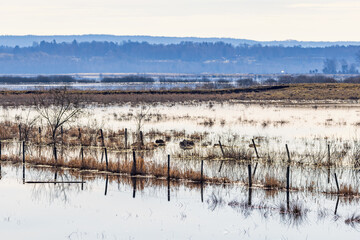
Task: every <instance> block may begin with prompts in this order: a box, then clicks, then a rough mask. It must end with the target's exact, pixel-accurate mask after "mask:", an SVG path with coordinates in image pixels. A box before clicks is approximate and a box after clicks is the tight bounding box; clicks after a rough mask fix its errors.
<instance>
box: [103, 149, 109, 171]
mask: <svg viewBox="0 0 360 240" xmlns="http://www.w3.org/2000/svg"><path fill="white" fill-rule="evenodd" d="M104 150H105V162H106V171H108V170H109V162H108V156H107V149H106V148H104Z"/></svg>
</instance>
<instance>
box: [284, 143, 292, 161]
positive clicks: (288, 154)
mask: <svg viewBox="0 0 360 240" xmlns="http://www.w3.org/2000/svg"><path fill="white" fill-rule="evenodd" d="M285 147H286V152H287V156H288V162H289V163H290V162H291V158H290V152H289V148H288V145H287V144H285Z"/></svg>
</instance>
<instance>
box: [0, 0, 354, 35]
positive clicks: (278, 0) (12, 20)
mask: <svg viewBox="0 0 360 240" xmlns="http://www.w3.org/2000/svg"><path fill="white" fill-rule="evenodd" d="M0 6H1V8H0V21H1V22H2V23H3V24H2V28H1V30H0V35H28V34H31V35H73V34H74V35H79V34H80V35H81V34H111V35H138V36H143V35H146V36H147V35H149V36H176V37H211V38H214V37H216V38H238V39H252V40H256V41H284V40H297V41H360V33H359V32H358V31H355V30H354V27H353V25H354V23H356V22H358V21H359V20H360V16H359V15H358V12H359V10H360V2H357V1H351V0H350V1H338V0H313V1H309V0H306V1H300V0H294V1H291V2H289V1H285V0H275V1H267V0H251V1H250V0H226V1H220V0H197V1H190V0H183V1H165V0H154V1H151V2H150V1H145V0H132V1H130V0H123V1H115V0H103V1H97V0H87V1H85V0H75V1H74V0H64V1H61V2H53V1H51V2H49V1H45V0H33V1H31V2H30V1H26V0H13V1H11V2H8V1H7V2H3V3H1V4H0Z"/></svg>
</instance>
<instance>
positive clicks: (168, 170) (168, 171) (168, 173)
mask: <svg viewBox="0 0 360 240" xmlns="http://www.w3.org/2000/svg"><path fill="white" fill-rule="evenodd" d="M167 179H168V180H169V179H170V154H169V155H168V169H167Z"/></svg>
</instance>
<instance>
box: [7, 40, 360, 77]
mask: <svg viewBox="0 0 360 240" xmlns="http://www.w3.org/2000/svg"><path fill="white" fill-rule="evenodd" d="M359 63H360V46H338V45H337V46H330V47H312V48H304V47H301V46H292V47H284V46H262V45H260V44H255V45H248V44H241V45H238V46H234V45H231V44H228V43H224V42H202V43H200V42H181V43H178V44H149V43H147V42H131V41H127V42H123V43H114V42H106V41H105V42H96V41H92V42H77V41H75V40H74V41H73V42H71V43H69V42H61V43H57V42H56V41H52V42H45V41H41V42H40V43H34V44H33V45H32V46H28V47H19V46H16V47H7V46H0V73H39V72H41V73H48V74H54V73H76V72H136V73H144V72H166V73H203V72H212V73H239V72H241V73H280V72H285V73H286V72H287V73H305V72H306V73H307V72H309V71H310V72H311V73H318V72H321V68H322V72H324V73H330V74H335V73H343V74H350V73H357V71H358V65H359ZM312 67H313V68H315V69H311V68H312ZM319 69H320V70H319Z"/></svg>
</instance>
